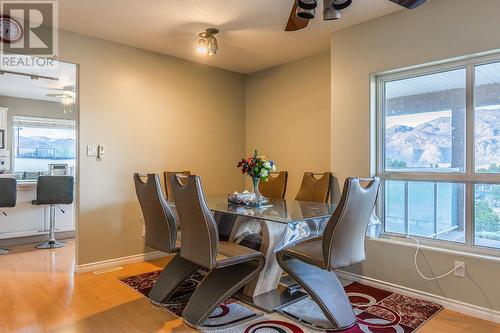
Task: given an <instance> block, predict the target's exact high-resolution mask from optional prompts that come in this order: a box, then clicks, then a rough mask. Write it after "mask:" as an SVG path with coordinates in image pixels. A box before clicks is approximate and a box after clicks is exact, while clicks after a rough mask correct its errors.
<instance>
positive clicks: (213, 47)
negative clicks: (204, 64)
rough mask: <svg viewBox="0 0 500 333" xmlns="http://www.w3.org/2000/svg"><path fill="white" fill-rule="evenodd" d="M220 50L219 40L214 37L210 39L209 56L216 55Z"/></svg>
mask: <svg viewBox="0 0 500 333" xmlns="http://www.w3.org/2000/svg"><path fill="white" fill-rule="evenodd" d="M218 49H219V45H218V44H217V39H216V38H215V37H214V36H212V37H210V38H209V39H208V55H214V54H216V53H217V50H218Z"/></svg>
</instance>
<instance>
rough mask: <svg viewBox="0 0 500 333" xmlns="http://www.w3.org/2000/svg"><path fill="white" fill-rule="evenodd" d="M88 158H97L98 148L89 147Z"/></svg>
mask: <svg viewBox="0 0 500 333" xmlns="http://www.w3.org/2000/svg"><path fill="white" fill-rule="evenodd" d="M87 156H88V157H97V147H96V146H91V145H87Z"/></svg>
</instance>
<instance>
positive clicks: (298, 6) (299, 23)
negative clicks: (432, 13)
mask: <svg viewBox="0 0 500 333" xmlns="http://www.w3.org/2000/svg"><path fill="white" fill-rule="evenodd" d="M389 1H392V2H394V3H396V4H398V5H400V6H403V7H405V8H408V9H413V8H416V7H418V6H420V5H422V4H424V3H425V2H426V1H427V0H389ZM351 4H352V0H323V20H325V21H329V20H337V19H340V17H341V13H340V11H341V10H343V9H346V8H347V7H349V6H350V5H351ZM317 6H318V0H294V1H293V7H292V11H291V13H290V17H289V18H288V22H287V24H286V27H285V31H296V30H300V29H304V28H305V27H307V24H308V23H309V20H311V19H313V18H314V17H315V14H316V7H317Z"/></svg>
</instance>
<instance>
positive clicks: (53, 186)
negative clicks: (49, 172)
mask: <svg viewBox="0 0 500 333" xmlns="http://www.w3.org/2000/svg"><path fill="white" fill-rule="evenodd" d="M74 183H75V179H74V177H73V176H40V177H38V183H37V186H36V200H33V201H32V202H31V203H32V204H33V205H35V206H49V208H50V227H49V240H48V241H47V242H45V243H42V244H38V245H37V246H36V248H37V249H54V248H58V247H63V246H65V245H66V243H64V242H60V241H57V240H56V237H55V226H56V207H57V205H70V204H72V203H73V192H74ZM57 208H59V207H57ZM59 209H60V210H61V212H63V213H64V210H62V209H61V208H59Z"/></svg>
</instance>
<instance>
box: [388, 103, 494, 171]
mask: <svg viewBox="0 0 500 333" xmlns="http://www.w3.org/2000/svg"><path fill="white" fill-rule="evenodd" d="M451 132H452V128H451V118H450V117H442V118H437V119H434V120H432V121H429V122H426V123H423V124H420V125H418V126H416V127H409V126H402V125H398V126H393V127H391V128H389V129H387V132H386V136H387V142H386V155H387V159H388V164H389V165H393V166H395V167H397V166H399V167H402V166H407V167H415V168H418V167H420V168H422V167H430V166H433V167H435V166H440V167H450V166H451V156H452V151H451V148H452V147H451V134H452V133H451ZM476 160H477V165H478V166H479V167H480V168H487V167H489V165H490V164H492V163H495V164H500V110H492V111H490V110H487V111H483V110H481V111H477V112H476Z"/></svg>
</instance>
